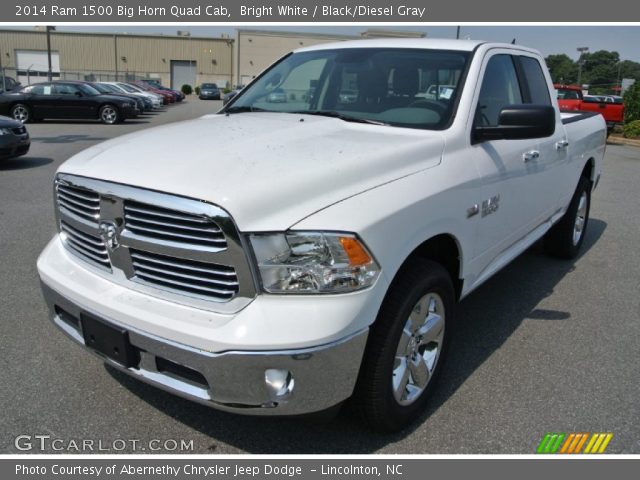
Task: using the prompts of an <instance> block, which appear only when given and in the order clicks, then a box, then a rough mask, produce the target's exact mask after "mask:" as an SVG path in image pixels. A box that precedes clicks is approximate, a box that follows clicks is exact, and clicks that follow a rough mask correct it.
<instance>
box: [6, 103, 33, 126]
mask: <svg viewBox="0 0 640 480" xmlns="http://www.w3.org/2000/svg"><path fill="white" fill-rule="evenodd" d="M9 115H11V118H13V119H14V120H17V121H19V122H21V123H29V122H30V121H31V120H32V115H31V108H29V106H28V105H25V104H24V103H16V104H15V105H14V106H13V107H11V110H10V111H9Z"/></svg>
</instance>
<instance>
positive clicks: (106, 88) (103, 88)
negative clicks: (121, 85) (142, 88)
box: [88, 82, 151, 112]
mask: <svg viewBox="0 0 640 480" xmlns="http://www.w3.org/2000/svg"><path fill="white" fill-rule="evenodd" d="M88 85H91V86H92V87H93V88H95V89H96V90H98V91H99V92H100V93H101V94H103V95H115V96H116V97H122V98H123V99H125V100H133V101H134V102H136V107H137V108H138V110H140V112H144V111H145V110H151V102H149V107H147V105H146V104H145V103H144V100H143V99H142V98H140V97H138V96H136V95H131V94H128V93H122V92H119V91H118V90H117V89H116V88H115V87H113V86H111V85H106V84H104V83H98V82H90V83H88Z"/></svg>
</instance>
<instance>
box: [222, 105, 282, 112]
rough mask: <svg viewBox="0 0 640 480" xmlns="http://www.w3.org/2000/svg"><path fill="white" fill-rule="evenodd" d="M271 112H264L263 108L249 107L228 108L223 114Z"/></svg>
mask: <svg viewBox="0 0 640 480" xmlns="http://www.w3.org/2000/svg"><path fill="white" fill-rule="evenodd" d="M270 111H271V110H265V109H264V108H258V107H252V106H249V105H243V106H237V107H229V108H227V109H226V110H225V111H224V113H244V112H270Z"/></svg>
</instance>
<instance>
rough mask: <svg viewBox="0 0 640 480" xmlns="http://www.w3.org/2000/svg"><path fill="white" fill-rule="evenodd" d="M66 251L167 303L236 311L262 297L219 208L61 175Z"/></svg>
mask: <svg viewBox="0 0 640 480" xmlns="http://www.w3.org/2000/svg"><path fill="white" fill-rule="evenodd" d="M55 195H56V203H57V207H58V209H57V216H58V228H59V231H60V238H61V239H62V242H63V244H64V246H65V247H66V248H67V249H68V250H69V251H70V252H72V253H73V254H75V255H76V256H77V257H78V258H80V259H81V260H83V261H85V262H87V263H89V264H92V265H93V266H97V267H100V268H101V270H102V272H103V273H102V274H103V275H105V276H108V278H109V279H110V280H111V281H114V282H116V283H121V284H125V285H126V286H127V287H129V288H132V289H136V290H140V291H142V292H144V293H148V294H151V295H157V296H161V297H162V298H165V299H170V300H175V301H179V302H181V303H187V304H190V305H195V306H198V307H203V308H208V307H209V305H210V304H211V302H216V303H217V304H218V305H219V304H228V306H223V305H219V306H217V307H211V308H213V309H217V310H218V311H236V310H234V309H235V308H236V307H238V308H242V305H246V303H248V301H250V299H252V298H253V297H254V296H255V294H256V287H255V283H254V280H253V276H252V273H251V268H250V266H249V261H248V258H247V255H246V253H245V251H244V250H243V248H242V242H241V240H240V234H239V233H238V231H237V229H236V227H235V224H234V223H233V220H232V219H231V217H230V216H229V214H228V213H227V212H225V211H224V210H222V209H221V208H220V207H217V206H216V205H212V204H209V203H206V202H203V201H201V200H195V199H190V198H185V197H180V196H176V195H169V194H164V193H158V192H154V191H149V190H144V189H140V188H135V187H129V186H126V185H120V184H115V183H110V182H104V181H101V180H94V179H88V178H84V177H76V176H73V175H66V174H59V175H58V177H57V178H56V183H55Z"/></svg>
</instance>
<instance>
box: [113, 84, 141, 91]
mask: <svg viewBox="0 0 640 480" xmlns="http://www.w3.org/2000/svg"><path fill="white" fill-rule="evenodd" d="M117 87H120V89H121V90H124V91H125V92H129V93H134V92H138V91H139V90H136V89H135V88H133V87H131V86H130V85H127V84H126V83H119V84H118V85H117ZM117 87H115V88H117Z"/></svg>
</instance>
